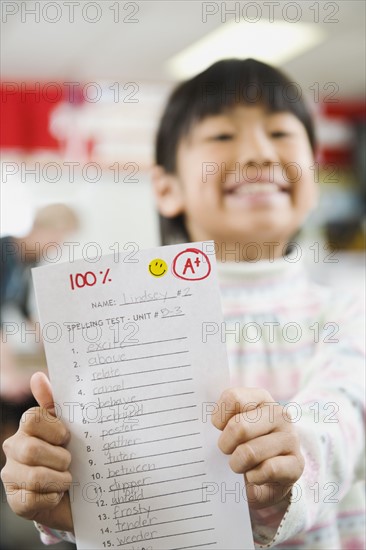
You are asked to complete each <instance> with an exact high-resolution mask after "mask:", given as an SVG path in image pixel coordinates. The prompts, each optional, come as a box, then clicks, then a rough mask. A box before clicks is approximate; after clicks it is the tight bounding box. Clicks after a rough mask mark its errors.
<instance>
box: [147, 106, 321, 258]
mask: <svg viewBox="0 0 366 550" xmlns="http://www.w3.org/2000/svg"><path fill="white" fill-rule="evenodd" d="M154 182H155V191H156V195H157V199H158V207H159V210H160V212H161V213H162V214H163V215H165V216H168V217H169V216H176V215H178V214H181V213H184V215H185V220H186V227H187V230H188V234H189V235H190V238H191V240H192V241H204V240H210V239H213V240H215V241H216V242H218V243H223V242H225V243H226V245H227V247H226V248H227V250H229V244H230V243H231V244H234V243H236V242H240V243H248V242H255V243H258V244H259V245H261V244H262V245H263V243H264V242H266V241H267V242H279V243H281V244H284V243H286V242H287V241H288V240H289V239H290V238H291V236H292V235H293V234H294V233H295V232H296V230H297V229H298V228H299V227H300V226H301V225H302V223H303V221H304V219H305V218H306V216H307V214H308V213H309V211H310V210H311V209H312V208H313V207H314V205H315V203H316V199H317V186H316V185H315V182H314V159H313V154H312V150H311V146H310V143H309V140H308V137H307V134H306V130H305V128H304V126H303V124H302V123H301V122H300V120H299V119H297V118H296V117H295V115H293V114H292V113H289V112H281V113H268V112H267V111H266V110H265V109H264V107H262V106H242V105H240V106H236V107H235V108H233V109H231V110H229V111H228V112H227V113H225V114H219V115H214V116H208V117H206V118H205V119H203V120H202V121H200V122H198V123H197V124H196V125H194V126H193V128H192V130H191V132H190V133H189V135H188V136H187V137H186V138H184V139H183V140H182V141H181V143H180V144H179V147H178V152H177V171H176V174H175V175H170V174H165V173H163V172H162V171H160V172H156V173H155V178H154Z"/></svg>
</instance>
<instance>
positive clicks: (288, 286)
mask: <svg viewBox="0 0 366 550" xmlns="http://www.w3.org/2000/svg"><path fill="white" fill-rule="evenodd" d="M218 271H219V279H220V286H221V294H222V307H223V313H224V319H225V322H224V324H223V325H222V327H220V330H221V331H222V338H223V339H224V341H226V345H227V350H228V357H229V366H230V372H231V384H232V386H247V387H261V388H265V389H267V390H268V391H269V393H270V394H271V395H272V397H273V398H274V399H275V400H276V401H278V402H279V403H281V404H282V405H284V406H285V407H286V410H287V411H288V412H289V413H290V414H291V417H292V419H293V422H296V427H297V429H298V431H299V434H300V440H301V446H302V453H303V456H304V458H305V469H304V473H303V475H302V476H301V478H300V479H299V480H298V482H297V483H296V484H295V486H294V488H293V491H292V495H291V502H290V504H289V505H287V504H286V506H287V509H286V506H285V505H277V506H273V507H271V508H266V509H264V510H260V511H256V512H252V513H251V519H252V527H253V534H254V540H255V543H256V547H257V548H263V547H264V548H270V547H275V548H291V549H311V550H316V549H337V550H338V549H345V550H351V549H352V550H362V549H364V548H365V547H366V540H365V517H364V515H365V496H364V480H365V455H364V419H365V403H364V398H365V383H364V357H365V354H364V350H363V349H362V347H363V344H364V336H365V328H364V316H363V311H362V305H363V304H362V303H360V302H362V300H359V299H357V297H351V296H350V295H348V296H346V295H345V294H344V293H343V292H340V291H335V290H334V289H328V288H325V287H322V286H320V285H317V284H315V283H313V282H311V281H309V280H308V278H307V275H306V272H305V270H304V268H303V266H302V264H301V263H299V262H297V263H292V262H290V261H289V260H288V259H280V260H275V261H272V262H271V261H260V262H257V263H234V262H227V263H222V264H219V266H218ZM44 529H45V531H46V532H45V533H43V534H42V535H41V538H42V540H43V542H44V543H45V544H50V543H54V542H56V541H57V540H59V538H60V535H59V533H57V532H55V531H51V530H48V528H44ZM69 540H70V538H69Z"/></svg>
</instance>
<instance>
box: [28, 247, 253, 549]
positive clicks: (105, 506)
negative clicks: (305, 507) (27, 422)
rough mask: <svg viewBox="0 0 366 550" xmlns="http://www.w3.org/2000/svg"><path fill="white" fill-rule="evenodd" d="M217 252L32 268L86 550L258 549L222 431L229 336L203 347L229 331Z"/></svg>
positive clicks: (166, 251)
mask: <svg viewBox="0 0 366 550" xmlns="http://www.w3.org/2000/svg"><path fill="white" fill-rule="evenodd" d="M208 244H209V243H207V242H206V243H195V244H190V245H187V244H184V245H174V246H167V247H160V248H155V249H151V250H140V251H138V252H135V253H133V254H131V252H127V251H126V252H125V254H124V255H120V256H119V257H116V255H113V254H112V255H108V256H104V257H102V258H100V259H99V260H98V261H96V262H94V263H92V262H90V261H86V260H80V261H76V262H73V263H64V264H59V265H52V266H45V267H39V268H35V269H34V270H33V279H34V284H35V289H36V296H37V303H38V308H39V313H40V318H41V324H42V327H43V337H44V340H45V350H46V356H47V363H48V368H49V373H50V378H51V383H52V387H53V391H54V399H55V403H56V410H57V412H58V415H60V416H61V417H62V419H63V421H64V422H65V423H66V424H67V426H68V428H69V429H70V431H71V434H72V436H71V441H70V444H69V446H68V448H69V450H70V451H71V453H72V463H71V468H70V469H71V473H72V475H73V486H72V490H71V491H70V497H71V505H72V514H73V518H74V525H75V533H76V540H77V547H78V548H79V549H80V550H81V549H83V550H84V549H85V550H90V549H91V548H93V549H104V548H117V547H121V548H126V549H139V550H143V549H145V550H147V549H151V550H152V549H154V550H155V549H159V550H164V549H176V550H178V549H180V550H183V549H188V548H217V549H218V550H221V549H224V548H230V549H244V548H245V549H248V548H249V549H250V548H253V540H252V533H251V528H250V520H249V514H248V507H247V502H246V499H245V489H244V484H243V476H241V475H236V474H234V473H233V472H232V471H231V470H230V468H229V466H228V457H226V456H224V455H223V454H222V453H221V451H220V450H219V448H218V446H217V440H218V437H219V432H218V430H216V429H215V428H214V427H213V426H212V424H211V417H210V414H211V412H212V411H213V410H214V406H215V405H214V403H215V402H216V401H217V400H218V399H219V397H220V394H221V392H222V391H223V390H224V389H225V388H227V387H229V385H230V384H229V372H228V366H227V357H226V350H225V346H224V344H223V343H222V342H221V341H220V336H219V333H220V331H218V334H217V336H216V337H212V336H211V337H205V326H206V325H205V323H210V327H212V326H215V325H212V323H217V326H220V323H221V322H222V317H221V304H220V296H219V290H218V285H217V280H216V265H215V257H214V255H212V254H211V255H205V254H203V253H202V251H204V250H205V249H206V250H207V245H208ZM211 250H213V247H211ZM162 260H164V262H165V264H164V262H163V261H162ZM151 271H152V272H153V273H154V274H155V276H154V275H152V274H151Z"/></svg>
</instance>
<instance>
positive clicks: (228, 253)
mask: <svg viewBox="0 0 366 550" xmlns="http://www.w3.org/2000/svg"><path fill="white" fill-rule="evenodd" d="M287 248H288V243H287V242H286V241H284V242H270V241H265V242H259V241H251V242H247V243H245V242H239V241H236V242H232V243H228V242H227V241H222V242H219V241H217V240H216V241H215V251H216V258H217V260H218V261H220V262H230V261H232V262H258V261H259V260H271V261H273V260H275V259H277V258H283V257H284V256H285V255H286V253H287Z"/></svg>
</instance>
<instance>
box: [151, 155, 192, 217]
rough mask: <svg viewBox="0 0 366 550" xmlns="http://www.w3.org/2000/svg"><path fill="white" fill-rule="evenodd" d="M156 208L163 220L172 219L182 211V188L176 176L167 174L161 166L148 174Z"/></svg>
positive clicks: (154, 167)
mask: <svg viewBox="0 0 366 550" xmlns="http://www.w3.org/2000/svg"><path fill="white" fill-rule="evenodd" d="M150 176H151V180H152V185H153V193H154V196H155V201H156V205H157V208H158V210H159V212H160V214H161V215H162V216H164V217H165V218H174V217H175V216H178V215H179V214H182V213H183V211H184V200H183V193H182V187H181V185H180V182H179V181H178V178H177V176H175V175H174V174H168V173H167V172H166V171H165V170H164V168H163V167H162V166H153V168H152V169H151V172H150Z"/></svg>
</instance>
